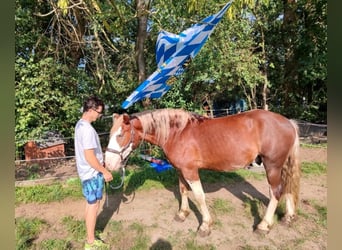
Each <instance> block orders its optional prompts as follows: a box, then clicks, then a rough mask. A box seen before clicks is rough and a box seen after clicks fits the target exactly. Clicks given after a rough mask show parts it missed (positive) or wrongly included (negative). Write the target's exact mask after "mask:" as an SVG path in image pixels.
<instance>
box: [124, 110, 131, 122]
mask: <svg viewBox="0 0 342 250" xmlns="http://www.w3.org/2000/svg"><path fill="white" fill-rule="evenodd" d="M129 121H130V117H129V115H128V114H126V113H125V114H123V122H124V123H125V124H129Z"/></svg>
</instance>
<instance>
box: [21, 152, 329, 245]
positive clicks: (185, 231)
mask: <svg viewBox="0 0 342 250" xmlns="http://www.w3.org/2000/svg"><path fill="white" fill-rule="evenodd" d="M301 160H302V161H316V162H324V163H326V162H327V150H326V149H323V148H301ZM73 169H74V168H73ZM69 170H70V166H69V169H68V171H69ZM58 171H60V173H61V172H63V173H64V172H65V171H66V170H63V169H62V167H61V169H59V170H58ZM68 171H66V172H68ZM56 172H57V170H56ZM65 174H66V175H68V174H69V175H72V174H75V172H74V170H73V171H70V172H69V173H65ZM203 188H204V191H205V193H206V200H207V204H208V206H209V211H210V212H211V215H212V216H213V219H214V221H215V222H214V225H213V228H212V233H211V234H210V235H209V236H208V237H205V238H202V237H200V236H199V235H197V236H195V239H194V241H195V242H196V244H197V245H198V246H202V245H203V246H204V245H212V246H215V249H218V250H221V249H222V250H226V249H247V248H248V249H266V248H267V249H289V246H290V249H295V248H296V249H310V250H314V249H327V228H326V226H320V225H318V223H319V214H318V212H317V207H323V208H326V207H327V175H326V174H324V175H320V176H310V177H303V178H302V179H301V192H300V204H299V216H298V219H297V220H296V221H295V222H294V223H293V224H292V225H291V226H290V227H288V226H284V225H281V224H280V223H276V224H275V225H274V226H273V228H272V230H271V232H270V233H269V234H267V235H259V234H257V233H254V232H253V226H255V225H256V224H257V223H258V222H259V221H260V220H261V218H262V216H263V214H264V212H265V208H266V204H267V203H268V197H269V190H268V185H267V181H266V179H265V180H261V181H260V180H255V179H252V180H244V181H242V182H239V183H236V184H225V183H217V184H210V185H209V184H204V185H203ZM189 196H190V197H189V198H190V207H191V209H192V213H191V214H190V215H189V216H188V218H187V219H186V221H184V222H183V223H180V222H176V221H174V215H175V213H176V212H177V211H178V209H179V192H178V190H177V188H172V189H166V188H165V189H161V190H149V191H139V192H136V193H134V194H132V195H130V196H125V195H123V194H114V195H110V196H108V204H107V203H106V199H103V200H102V202H101V211H100V213H99V217H98V224H99V225H98V228H100V229H102V230H103V236H104V238H105V240H106V241H108V242H110V241H111V237H113V232H112V231H111V230H112V229H111V228H110V227H109V226H108V225H109V224H110V222H111V221H120V222H121V223H122V224H123V226H124V228H127V227H128V226H129V225H132V224H133V223H139V224H141V225H144V227H145V229H146V230H145V234H146V235H147V236H148V237H149V238H150V240H151V248H150V249H185V248H184V246H185V242H184V241H185V240H188V239H190V238H191V235H193V233H194V232H196V230H197V228H198V227H199V224H200V221H201V216H200V213H199V210H198V208H197V206H196V205H195V203H194V202H193V201H194V198H193V196H192V193H191V192H190V195H189ZM217 199H221V200H226V201H228V202H229V205H230V208H231V209H230V211H229V212H226V213H222V212H219V211H216V210H215V209H214V201H215V200H217ZM246 201H248V202H246ZM260 204H261V205H260ZM84 206H85V202H84V200H82V199H81V200H73V199H65V200H63V201H61V202H51V203H48V204H34V203H31V204H23V205H19V206H17V207H15V217H26V218H34V217H37V218H41V219H44V220H45V221H46V222H47V223H48V224H49V227H48V228H47V229H46V230H45V231H44V232H42V233H41V234H40V235H39V238H38V239H36V241H37V242H38V241H41V240H44V239H59V238H60V239H65V238H66V237H67V232H66V229H65V227H64V226H63V225H62V218H64V217H67V216H72V217H74V218H75V219H78V220H83V217H84ZM126 237H127V240H128V241H130V239H129V235H127V236H126ZM128 241H126V242H122V243H121V245H120V246H113V247H112V249H130V248H129V247H128V246H129V244H128ZM160 242H163V243H162V244H161V243H160ZM153 244H154V247H155V248H153V247H152V245H153ZM158 244H160V245H159V248H158ZM73 245H74V246H75V249H78V247H81V246H80V243H79V242H78V243H77V242H75V243H74V244H73ZM162 246H164V247H162ZM165 246H167V247H165ZM293 247H295V248H293Z"/></svg>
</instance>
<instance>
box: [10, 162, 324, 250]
mask: <svg viewBox="0 0 342 250" xmlns="http://www.w3.org/2000/svg"><path fill="white" fill-rule="evenodd" d="M135 161H136V162H135V163H137V164H139V165H140V166H141V167H136V166H135V165H132V166H130V167H128V168H127V171H126V177H125V183H124V186H123V187H121V188H120V189H118V190H111V191H110V192H113V193H115V192H125V193H130V192H133V191H140V190H149V189H161V188H165V187H174V186H176V185H178V177H177V174H176V171H175V170H174V169H172V170H168V171H165V172H161V173H157V172H155V170H154V169H152V168H150V167H149V164H148V163H146V162H145V161H143V162H140V161H139V160H138V159H135ZM302 172H303V176H304V177H306V178H307V177H310V176H319V175H321V174H326V173H327V164H322V163H317V162H304V163H302ZM200 177H201V180H202V182H203V183H225V184H234V183H238V182H243V181H246V180H251V179H254V180H265V183H267V181H266V179H265V173H264V172H263V171H262V172H255V171H250V170H246V169H242V170H238V171H235V172H224V173H221V172H215V171H209V170H202V171H200ZM120 178H121V177H120V174H119V173H114V180H115V181H113V183H112V184H113V185H118V184H119V183H120V180H121V179H120ZM15 192H16V205H18V204H20V203H28V202H37V203H48V202H51V201H60V200H63V199H65V198H66V197H69V198H70V197H72V198H75V199H78V198H82V192H81V185H80V181H79V179H78V178H73V179H69V180H67V181H65V182H59V183H53V184H51V185H37V186H33V187H16V190H15ZM82 199H83V198H82ZM308 204H309V205H310V207H311V208H312V210H310V211H306V210H303V209H301V208H300V210H299V213H298V215H299V216H300V219H301V220H302V221H305V222H306V223H308V221H310V223H311V224H310V225H311V226H310V228H308V230H307V232H306V231H305V233H304V234H303V233H302V235H300V237H297V238H296V239H294V240H293V241H292V243H289V246H286V245H283V246H282V247H285V248H284V249H286V248H287V247H289V248H288V249H291V247H292V248H293V247H294V248H296V246H297V247H301V246H303V245H305V242H306V241H307V240H311V241H312V242H315V240H316V238H318V237H322V236H321V235H318V234H317V233H313V232H319V234H321V233H323V234H326V228H327V207H326V206H324V205H322V204H321V203H320V202H318V201H316V200H309V201H308ZM243 205H244V208H242V209H244V210H245V211H246V215H245V216H246V217H247V218H249V220H250V221H251V222H252V221H253V219H254V220H255V221H259V220H260V219H261V216H263V214H264V210H265V206H264V204H263V203H262V202H261V201H260V200H258V199H256V198H253V197H249V196H246V198H245V200H244V202H243ZM80 209H81V208H80ZM284 210H285V209H284V207H283V206H282V204H280V207H279V208H278V209H277V212H278V213H283V212H284ZM210 211H211V212H212V213H214V214H216V216H217V217H218V218H219V217H222V221H221V220H219V222H220V223H222V226H220V225H217V224H215V225H216V229H215V230H217V233H218V232H219V231H220V230H223V224H224V223H225V222H224V220H223V218H224V217H226V214H230V215H231V216H232V212H237V210H236V208H235V207H234V206H233V205H232V204H231V203H230V201H229V200H228V199H220V198H215V199H213V200H212V201H211V202H210ZM114 216H115V215H114ZM60 221H61V224H62V226H63V228H64V229H63V233H66V234H67V236H66V237H64V239H53V238H51V239H45V240H43V241H41V242H35V239H37V238H38V236H39V234H40V233H41V232H42V231H43V230H44V229H46V228H47V227H49V226H50V225H48V224H47V222H45V221H44V220H41V219H39V218H34V219H28V218H16V232H15V233H16V249H20V250H21V249H80V248H82V247H83V242H84V239H85V224H84V221H83V220H76V219H75V218H74V217H72V216H67V217H64V218H61V220H60ZM170 223H174V222H170ZM215 223H217V222H215ZM241 225H243V226H245V224H243V223H242V222H241ZM231 226H232V227H233V226H234V225H231ZM275 226H280V225H275ZM298 226H300V225H296V227H298ZM155 227H156V225H155V224H152V225H145V224H143V223H140V222H139V221H136V222H134V223H131V224H127V223H126V222H125V221H116V220H113V221H112V220H111V221H109V222H108V224H107V225H106V228H105V230H104V231H103V232H102V231H100V230H97V231H96V235H97V236H101V238H103V237H104V239H105V240H106V241H107V242H108V243H109V244H110V245H112V246H115V249H120V250H126V249H127V250H128V249H129V250H131V249H133V250H145V249H152V250H156V249H189V250H191V249H196V250H201V249H210V250H215V249H216V244H214V243H212V241H210V237H211V236H209V237H208V240H205V241H199V239H198V236H197V234H196V231H194V230H195V229H194V228H189V230H188V231H187V232H186V233H184V232H182V231H176V232H165V238H159V239H157V240H155V242H153V240H152V234H151V232H152V231H153V230H155ZM247 227H248V226H247ZM296 227H295V228H291V229H290V230H292V231H293V230H297V229H296ZM311 227H312V228H311ZM246 233H248V234H249V233H251V229H250V228H247V229H246ZM231 237H232V236H229V238H228V239H227V242H230V241H231ZM250 237H254V236H253V235H252V234H251V236H250ZM323 238H324V236H323ZM261 240H262V241H264V243H263V244H261V245H260V247H261V246H264V247H266V246H267V237H265V238H262V239H261ZM227 244H228V243H227ZM268 244H270V245H271V247H270V248H269V249H273V248H272V245H273V243H272V242H270V241H268ZM284 244H285V243H284ZM273 246H274V245H273ZM278 247H280V246H278ZM294 248H293V249H294ZM239 249H246V250H247V249H268V248H267V247H266V248H258V247H257V248H255V246H254V247H253V245H251V243H250V242H249V243H248V241H247V242H246V244H245V245H244V246H241V247H240V248H239Z"/></svg>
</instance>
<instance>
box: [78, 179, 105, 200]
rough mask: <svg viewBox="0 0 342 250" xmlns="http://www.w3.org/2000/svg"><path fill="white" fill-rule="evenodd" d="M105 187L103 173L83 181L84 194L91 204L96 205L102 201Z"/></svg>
mask: <svg viewBox="0 0 342 250" xmlns="http://www.w3.org/2000/svg"><path fill="white" fill-rule="evenodd" d="M103 186H104V178H103V174H102V173H98V174H97V176H94V177H93V178H91V179H88V180H85V181H82V193H83V195H84V197H85V198H86V200H87V202H88V203H89V204H94V203H96V201H97V200H101V199H102V192H103Z"/></svg>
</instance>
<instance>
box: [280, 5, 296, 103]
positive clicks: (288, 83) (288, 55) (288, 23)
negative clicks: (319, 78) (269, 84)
mask: <svg viewBox="0 0 342 250" xmlns="http://www.w3.org/2000/svg"><path fill="white" fill-rule="evenodd" d="M296 11H297V1H296V0H284V19H283V44H284V50H285V65H284V80H283V91H284V92H283V94H284V106H285V107H289V106H290V105H291V103H292V102H293V101H294V100H293V99H291V93H294V91H295V86H297V81H298V71H297V68H298V62H297V59H296V48H295V46H296V42H297V37H298V36H297V34H298V16H297V14H296Z"/></svg>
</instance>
